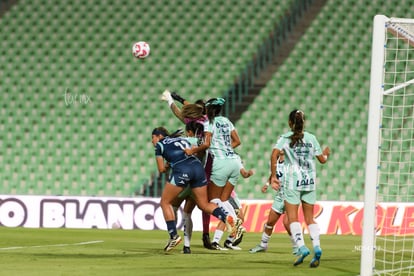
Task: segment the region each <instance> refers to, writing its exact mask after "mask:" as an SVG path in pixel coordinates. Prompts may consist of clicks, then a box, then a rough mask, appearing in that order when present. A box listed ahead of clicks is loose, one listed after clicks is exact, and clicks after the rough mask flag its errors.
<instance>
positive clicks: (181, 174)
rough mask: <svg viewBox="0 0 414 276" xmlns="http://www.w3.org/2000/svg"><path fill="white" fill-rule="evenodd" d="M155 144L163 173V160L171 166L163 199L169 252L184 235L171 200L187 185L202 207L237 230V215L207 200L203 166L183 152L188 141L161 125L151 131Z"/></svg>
mask: <svg viewBox="0 0 414 276" xmlns="http://www.w3.org/2000/svg"><path fill="white" fill-rule="evenodd" d="M152 144H153V145H154V147H155V156H156V161H157V168H158V171H159V172H160V173H163V172H166V170H167V168H166V165H165V163H164V159H165V161H167V162H168V164H169V166H170V167H171V169H172V172H171V174H170V177H169V179H168V181H167V182H166V184H165V187H164V190H163V192H162V195H161V201H160V205H161V208H162V211H163V215H164V219H165V222H166V224H167V229H168V233H169V235H170V239H169V241H168V242H167V244H166V246H165V248H164V250H165V251H170V250H171V249H173V248H174V247H176V246H177V245H178V244H179V243H180V242H181V237H180V236H179V235H178V234H177V227H176V223H175V214H174V211H173V206H172V203H173V201H174V199H175V198H176V197H177V196H178V195H179V194H180V192H182V191H183V190H184V188H185V187H186V186H188V185H189V186H190V187H191V191H192V193H193V195H194V199H195V202H196V204H197V206H198V207H199V208H200V209H201V210H203V211H205V212H207V213H209V214H213V215H214V216H215V217H217V218H218V219H219V220H221V221H222V222H223V223H225V224H226V225H227V228H228V230H229V231H230V232H234V231H235V227H234V224H235V216H230V215H226V214H225V213H224V212H223V210H222V209H221V208H219V207H218V206H217V205H216V204H214V203H211V202H209V201H208V198H207V179H206V175H205V172H204V168H203V166H202V164H201V162H200V160H199V159H198V158H197V157H195V156H193V155H186V154H185V152H184V150H185V149H189V148H190V146H191V145H190V143H189V141H188V140H186V139H185V138H184V137H180V136H179V135H178V134H176V133H174V134H172V135H170V134H169V133H168V131H167V130H166V129H165V128H164V127H158V128H155V129H154V130H153V131H152Z"/></svg>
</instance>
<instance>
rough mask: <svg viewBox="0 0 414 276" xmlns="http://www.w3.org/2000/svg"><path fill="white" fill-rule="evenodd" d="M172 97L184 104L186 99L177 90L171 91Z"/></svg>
mask: <svg viewBox="0 0 414 276" xmlns="http://www.w3.org/2000/svg"><path fill="white" fill-rule="evenodd" d="M171 97H172V98H173V99H174V100H176V101H179V102H180V103H182V104H184V101H185V99H184V98H183V97H181V96H180V95H178V94H177V93H176V92H171Z"/></svg>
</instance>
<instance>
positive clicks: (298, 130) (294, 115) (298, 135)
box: [289, 109, 305, 148]
mask: <svg viewBox="0 0 414 276" xmlns="http://www.w3.org/2000/svg"><path fill="white" fill-rule="evenodd" d="M289 126H290V128H291V130H292V132H293V134H292V135H291V136H290V137H289V138H290V140H291V141H290V143H289V146H290V147H291V148H293V147H294V146H296V145H297V144H298V143H301V142H302V139H303V130H304V127H305V114H304V113H303V111H301V110H298V109H295V110H293V111H292V112H290V114H289Z"/></svg>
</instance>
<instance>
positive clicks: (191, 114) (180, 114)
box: [161, 90, 214, 249]
mask: <svg viewBox="0 0 414 276" xmlns="http://www.w3.org/2000/svg"><path fill="white" fill-rule="evenodd" d="M161 99H162V100H163V101H166V102H167V103H168V106H169V107H170V109H171V111H172V113H173V114H174V115H175V117H177V118H178V119H179V120H180V121H181V122H183V123H184V124H186V125H187V124H188V123H190V122H198V123H201V124H203V123H204V122H205V121H207V120H208V118H207V115H206V112H205V103H204V101H203V100H202V99H200V100H197V101H196V102H195V103H193V104H192V103H190V102H189V101H187V100H185V99H184V98H183V97H181V96H180V95H178V94H177V93H176V92H170V91H169V90H165V91H164V92H163V93H162V95H161ZM174 100H176V101H178V102H180V103H181V104H182V105H183V106H182V107H181V109H180V108H179V107H178V106H177V105H176V104H175V103H174ZM197 135H198V134H197ZM202 135H204V133H201V136H202ZM203 155H204V158H203V164H204V170H205V172H206V177H207V182H208V181H210V174H211V167H212V163H213V158H212V156H211V155H209V154H203ZM202 219H203V235H202V240H203V245H204V247H205V248H207V249H214V248H212V246H211V241H210V234H209V233H210V214H207V213H206V212H202Z"/></svg>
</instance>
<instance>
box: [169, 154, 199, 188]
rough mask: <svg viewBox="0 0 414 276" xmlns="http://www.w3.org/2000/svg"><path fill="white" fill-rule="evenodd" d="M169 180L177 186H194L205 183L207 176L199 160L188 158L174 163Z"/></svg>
mask: <svg viewBox="0 0 414 276" xmlns="http://www.w3.org/2000/svg"><path fill="white" fill-rule="evenodd" d="M169 182H170V183H171V184H173V185H176V186H179V187H187V186H190V187H191V188H196V187H202V186H205V185H207V178H206V173H205V171H204V167H203V165H202V164H201V162H200V160H198V159H196V158H189V159H186V160H185V161H182V162H180V163H178V164H175V165H174V167H173V168H172V172H171V175H170V179H169Z"/></svg>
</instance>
